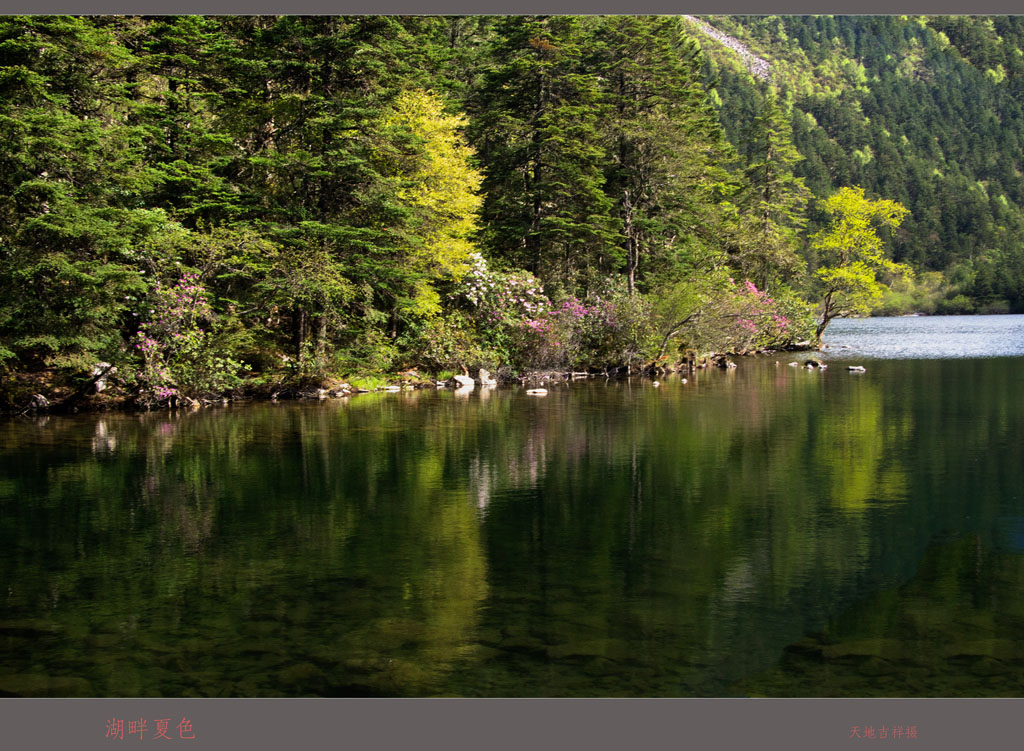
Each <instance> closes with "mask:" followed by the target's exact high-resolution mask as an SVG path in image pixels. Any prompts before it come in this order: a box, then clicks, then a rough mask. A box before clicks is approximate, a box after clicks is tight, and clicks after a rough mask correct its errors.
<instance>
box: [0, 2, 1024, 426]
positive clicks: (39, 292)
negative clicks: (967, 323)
mask: <svg viewBox="0 0 1024 751" xmlns="http://www.w3.org/2000/svg"><path fill="white" fill-rule="evenodd" d="M706 24H712V25H713V26H714V28H715V29H717V30H718V31H717V32H715V33H714V35H713V36H712V35H709V33H708V32H709V30H711V28H712V27H710V26H707V25H706ZM722 40H725V42H724V43H723V41H722ZM1022 50H1024V21H1022V20H1020V19H1016V18H967V17H964V18H961V17H936V18H932V17H915V18H906V17H836V18H833V17H824V16H822V17H808V18H803V17H799V18H798V17H751V18H740V17H714V18H707V19H704V22H698V21H696V20H695V19H690V18H687V17H681V16H680V17H630V16H584V17H575V16H551V17H535V16H516V17H490V16H474V17H455V16H451V17H428V16H419V17H383V16H356V17H297V16H286V17H256V16H247V17H228V16H225V17H201V16H180V17H145V18H139V17H121V16H110V17H68V16H30V17H5V18H2V19H0V143H2V144H3V147H2V148H0V378H2V385H0V407H2V408H5V409H19V408H22V407H23V406H24V405H25V399H26V397H31V395H32V394H34V393H38V394H44V393H45V394H49V395H51V398H54V397H57V398H60V399H63V400H64V402H65V403H71V402H73V401H74V400H75V398H76V397H81V396H82V395H84V394H87V393H88V394H93V393H95V392H96V390H97V388H100V389H104V388H105V389H106V391H105V395H107V396H109V395H111V394H116V395H119V396H120V397H121V398H130V399H131V400H132V401H133V402H134V403H137V404H142V405H154V404H159V403H165V402H167V401H169V400H175V399H179V398H180V399H185V398H187V399H193V398H200V397H203V398H210V397H214V396H222V395H226V394H230V393H238V392H239V390H240V389H243V388H248V389H251V390H252V389H256V390H258V389H268V390H280V387H281V385H282V384H291V385H292V386H293V387H300V386H305V387H308V386H311V385H315V386H317V387H328V388H329V387H330V386H331V384H338V383H340V382H341V381H342V380H346V381H347V382H349V383H351V384H355V385H357V386H363V387H373V386H375V385H379V384H381V383H383V378H384V377H385V376H386V375H387V374H394V373H397V372H399V371H405V370H408V369H410V368H415V369H417V370H418V372H419V373H420V374H421V375H422V374H430V375H431V376H432V377H434V378H442V379H443V378H448V377H450V376H451V375H452V374H453V373H458V372H467V371H471V370H472V371H475V369H476V368H480V367H485V368H488V369H490V370H492V371H496V372H498V373H499V374H502V375H514V374H520V373H523V372H526V371H530V370H538V369H562V370H566V369H572V370H598V369H608V368H621V367H623V366H625V367H629V368H641V367H650V366H659V365H670V364H671V363H673V362H675V361H678V360H679V359H680V358H694V357H699V356H702V355H706V354H708V353H711V352H749V351H754V350H757V349H763V348H766V347H782V346H791V345H795V344H796V343H800V342H812V343H813V342H814V341H815V340H816V338H818V337H820V335H821V333H822V331H823V329H824V327H825V326H826V325H827V324H828V321H829V320H831V318H833V317H836V316H840V315H849V314H865V313H868V312H871V311H875V312H889V313H903V312H960V313H967V312H1010V311H1018V310H1021V309H1022V308H1024V295H1022V291H1024V250H1022V248H1021V243H1020V238H1021V237H1022V230H1024V209H1022V201H1024V174H1022V172H1021V148H1022V145H1021V143H1020V141H1019V135H1018V134H1019V133H1020V132H1021V125H1022V117H1024V111H1022V107H1024V105H1021V104H1020V101H1021V97H1020V96H1018V94H1019V93H1020V87H1021V86H1022V82H1024V77H1022V73H1024V58H1022V56H1021V55H1022ZM752 60H754V61H755V62H756V64H751V61H752Z"/></svg>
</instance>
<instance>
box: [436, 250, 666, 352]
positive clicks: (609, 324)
mask: <svg viewBox="0 0 1024 751" xmlns="http://www.w3.org/2000/svg"><path fill="white" fill-rule="evenodd" d="M461 284H462V287H461V289H460V290H459V291H457V292H456V294H455V295H454V296H453V298H454V299H455V300H456V301H457V302H458V301H461V302H462V303H463V305H464V306H465V307H466V308H468V313H469V317H470V320H471V321H472V322H473V324H474V325H475V328H476V331H477V333H478V337H479V339H480V341H481V343H482V346H483V347H484V349H485V350H487V351H489V352H492V353H494V358H496V359H497V360H499V361H500V362H501V363H503V364H508V365H511V366H512V368H513V369H515V370H519V371H522V370H529V369H541V368H551V369H555V368H573V369H584V368H589V367H603V366H605V365H612V364H615V365H617V364H620V363H623V362H628V361H631V360H632V359H633V358H634V357H636V355H637V352H638V351H639V349H641V348H642V346H643V345H642V340H643V339H644V337H645V336H646V335H647V332H646V325H645V323H644V321H645V319H646V318H647V316H646V312H645V310H642V308H644V305H643V304H642V301H641V300H640V298H638V297H634V298H630V297H628V296H626V295H625V294H624V293H621V294H620V293H606V294H605V295H594V296H593V297H592V298H590V299H587V300H580V299H579V298H577V297H574V296H569V297H566V298H564V299H561V300H559V301H558V302H552V301H551V300H550V299H549V298H548V297H547V295H545V294H544V292H543V289H542V288H541V285H540V282H539V281H538V280H537V279H536V278H535V277H534V276H533V275H532V274H529V273H527V272H524V271H517V272H512V273H506V272H499V271H493V270H491V269H490V268H488V266H487V263H486V261H485V260H484V259H483V257H482V256H480V255H479V254H477V255H476V256H474V259H473V262H472V265H471V269H470V272H469V273H468V274H467V275H466V276H465V277H464V278H463V280H462V283H461Z"/></svg>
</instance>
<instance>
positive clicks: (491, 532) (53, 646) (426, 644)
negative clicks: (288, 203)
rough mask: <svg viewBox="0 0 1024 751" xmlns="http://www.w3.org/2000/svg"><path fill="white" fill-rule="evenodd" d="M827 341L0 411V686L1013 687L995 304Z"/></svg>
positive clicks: (1014, 549)
mask: <svg viewBox="0 0 1024 751" xmlns="http://www.w3.org/2000/svg"><path fill="white" fill-rule="evenodd" d="M826 342H827V343H828V344H829V348H828V349H827V350H825V355H824V357H825V359H826V361H828V362H829V363H830V367H829V368H828V369H826V370H823V371H818V370H807V369H805V368H803V367H789V366H788V364H787V363H788V361H789V360H797V361H800V362H802V361H803V360H805V359H807V356H808V355H807V354H793V355H784V356H772V357H759V358H744V359H740V360H739V367H737V368H736V369H735V370H731V371H724V370H717V369H715V370H707V371H699V372H697V373H695V374H693V375H692V376H688V382H687V383H683V382H682V380H681V378H680V377H679V376H671V377H666V378H664V379H663V380H662V383H661V385H660V386H659V387H655V386H653V384H652V382H651V381H650V380H647V379H630V380H619V381H614V380H611V381H606V380H605V379H603V378H602V379H599V380H589V381H577V382H575V383H572V384H569V385H558V386H552V387H551V390H550V392H549V393H548V395H547V396H543V397H535V396H528V395H526V394H525V393H524V391H523V390H522V389H518V388H499V389H496V390H488V391H483V390H480V389H477V390H475V391H474V392H473V393H472V394H470V395H469V396H462V395H458V394H455V393H453V392H452V391H450V390H441V391H436V392H435V391H417V392H405V393H400V394H366V395H360V396H357V397H354V398H351V399H348V400H338V401H325V402H315V403H309V402H306V403H279V404H269V403H260V404H241V405H234V406H230V407H225V408H221V409H207V410H199V411H195V412H187V411H179V412H175V413H171V412H161V413H149V414H141V415H128V414H104V415H89V416H74V417H57V416H53V417H40V418H20V419H12V420H9V421H6V422H2V423H0V597H2V603H3V604H2V606H0V695H3V696H237V697H251V696H296V697H299V696H303V697H304V696H788V697H792V696H843V697H852V696H1020V695H1024V690H1022V686H1024V641H1022V640H1021V634H1022V633H1024V598H1022V597H1021V592H1024V461H1022V459H1024V455H1022V446H1024V393H1022V386H1024V378H1022V373H1024V317H1022V316H1001V317H978V318H900V319H884V320H851V321H836V322H835V323H834V324H833V326H832V327H831V328H830V329H829V332H828V334H827V336H826ZM849 364H863V365H864V366H865V368H866V370H865V372H862V373H854V372H849V371H847V369H846V366H847V365H849Z"/></svg>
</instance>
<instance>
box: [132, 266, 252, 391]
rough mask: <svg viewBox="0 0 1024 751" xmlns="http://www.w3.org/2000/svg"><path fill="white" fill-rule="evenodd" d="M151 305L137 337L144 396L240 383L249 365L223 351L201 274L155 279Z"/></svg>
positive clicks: (139, 379) (220, 388) (217, 388)
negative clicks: (167, 280) (167, 281)
mask: <svg viewBox="0 0 1024 751" xmlns="http://www.w3.org/2000/svg"><path fill="white" fill-rule="evenodd" d="M150 305H151V307H149V308H148V310H147V313H146V314H145V316H144V318H145V320H143V321H142V322H141V323H140V324H139V330H138V333H137V334H136V335H135V341H134V348H135V350H136V353H137V354H138V356H139V357H140V359H141V365H140V366H139V367H138V368H137V370H136V372H135V378H134V380H135V382H136V384H137V386H138V387H139V394H140V397H141V398H142V399H143V400H144V401H152V400H155V401H164V400H167V399H169V398H170V397H172V396H179V395H180V396H187V397H194V396H203V395H214V394H221V393H222V392H224V391H226V390H228V389H231V388H233V387H235V386H237V385H238V384H239V383H240V377H239V375H240V373H241V372H242V371H243V370H246V369H247V366H245V365H243V364H242V363H240V362H238V361H236V360H234V359H232V358H231V357H230V356H228V354H227V353H225V352H222V351H221V349H222V339H223V338H222V337H221V336H220V333H221V330H220V329H219V327H218V325H217V323H218V319H217V316H216V315H215V314H214V312H213V309H212V308H211V306H210V298H209V293H208V292H207V290H206V288H205V287H204V286H203V284H202V283H201V282H200V281H199V275H198V274H195V273H186V274H184V275H183V276H182V277H181V278H180V279H179V280H178V281H177V282H176V283H174V284H171V285H168V284H164V283H162V282H157V283H156V285H155V287H154V288H153V289H152V292H151V303H150Z"/></svg>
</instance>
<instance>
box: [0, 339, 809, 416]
mask: <svg viewBox="0 0 1024 751" xmlns="http://www.w3.org/2000/svg"><path fill="white" fill-rule="evenodd" d="M812 350H816V348H815V347H813V346H804V343H800V344H799V345H791V346H789V347H785V348H780V349H776V350H757V351H753V352H724V353H721V352H715V353H711V354H709V355H705V356H702V357H700V358H693V359H691V360H682V361H679V362H677V363H674V364H671V365H664V364H663V365H657V364H654V363H651V364H648V365H645V366H643V367H636V366H630V365H619V366H615V367H608V368H605V369H604V370H599V369H591V370H586V371H577V370H571V369H568V370H563V369H558V368H553V369H535V370H529V371H526V372H525V373H523V374H521V375H513V374H509V373H507V372H506V373H501V372H499V373H496V374H495V375H494V376H493V377H491V376H490V374H489V373H487V371H484V372H483V373H484V378H480V374H479V373H478V375H477V377H472V376H470V375H469V374H468V373H466V374H462V375H459V376H452V377H451V378H448V379H446V380H435V379H434V378H433V377H432V376H431V374H429V373H423V374H420V372H419V371H418V370H416V369H411V370H406V371H401V372H398V373H389V374H381V375H374V376H373V379H374V380H379V381H381V383H380V385H377V386H375V387H374V388H363V387H360V386H354V385H352V383H350V381H358V380H363V379H360V378H357V377H351V378H349V379H348V380H345V379H341V378H327V379H324V380H323V381H321V382H320V384H319V385H314V384H296V383H288V382H287V381H283V380H282V381H279V382H276V383H272V384H270V385H267V384H256V383H252V384H246V385H243V386H242V387H241V388H239V389H238V390H237V391H235V392H233V393H229V394H225V395H222V396H219V397H214V396H207V397H198V398H191V397H178V396H173V397H171V398H169V399H166V400H161V401H159V402H154V403H149V404H146V403H140V402H139V401H138V400H137V399H136V397H135V395H133V394H130V393H126V392H125V391H124V389H123V388H122V387H120V386H117V385H113V386H112V387H110V388H109V389H104V390H102V391H99V392H93V393H88V392H86V391H83V390H82V388H79V389H78V390H73V389H70V388H69V387H67V386H56V387H51V388H49V389H44V388H38V389H36V388H26V389H24V390H23V391H22V393H21V394H20V395H19V397H20V398H16V401H18V402H20V403H18V404H15V406H13V407H5V408H2V409H0V417H4V418H13V417H21V416H26V415H69V414H88V413H102V412H127V413H132V412H134V413H144V412H165V411H176V410H195V409H202V408H208V407H214V406H224V405H228V404H231V403H235V402H277V401H314V400H315V401H325V400H328V399H347V398H351V397H353V396H358V395H360V394H373V393H401V392H405V391H419V390H424V389H451V390H459V384H458V381H457V380H456V379H457V378H460V379H466V378H471V379H472V381H473V385H472V386H471V387H470V386H469V385H468V384H467V385H464V386H462V388H465V389H466V390H467V391H468V390H470V389H473V390H475V389H477V388H487V387H494V386H516V385H518V386H521V387H523V388H527V389H529V388H531V387H537V386H544V385H545V384H555V383H571V382H573V381H583V380H591V379H594V378H605V379H620V378H630V377H646V378H651V379H656V378H658V377H659V376H664V375H667V374H671V373H690V372H694V371H699V370H710V369H716V368H717V369H729V368H734V367H736V362H734V360H742V359H745V358H753V357H764V356H769V355H773V354H777V353H779V352H802V351H812ZM32 375H34V376H35V377H36V380H37V383H36V384H35V385H37V386H39V385H41V384H40V383H38V381H39V380H40V379H41V378H42V377H44V376H45V373H41V374H32ZM31 377H32V376H29V375H27V374H22V375H21V378H22V379H30V378H31ZM489 378H490V379H491V380H490V381H489V380H488V379H489ZM24 385H25V386H29V385H30V384H29V383H26V384H24ZM92 386H93V384H89V385H88V386H87V387H86V388H91V387H92ZM30 391H31V392H32V393H29V392H30ZM12 401H14V400H13V399H12Z"/></svg>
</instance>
